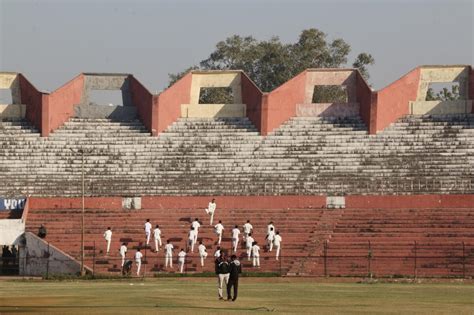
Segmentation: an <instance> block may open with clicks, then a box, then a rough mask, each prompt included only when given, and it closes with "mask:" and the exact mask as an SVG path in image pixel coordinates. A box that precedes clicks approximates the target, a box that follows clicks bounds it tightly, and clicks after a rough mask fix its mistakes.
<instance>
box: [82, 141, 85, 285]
mask: <svg viewBox="0 0 474 315" xmlns="http://www.w3.org/2000/svg"><path fill="white" fill-rule="evenodd" d="M81 153H82V168H81V169H82V171H81V173H82V215H81V276H83V275H84V274H85V272H84V207H85V205H84V202H85V200H84V195H85V183H84V148H83V149H82V150H81Z"/></svg>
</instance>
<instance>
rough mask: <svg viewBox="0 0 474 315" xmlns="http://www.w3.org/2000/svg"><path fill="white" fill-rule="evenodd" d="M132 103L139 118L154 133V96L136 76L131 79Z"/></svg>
mask: <svg viewBox="0 0 474 315" xmlns="http://www.w3.org/2000/svg"><path fill="white" fill-rule="evenodd" d="M129 82H130V94H131V96H132V103H133V105H134V106H135V107H136V108H137V113H138V117H139V118H140V120H141V121H142V123H143V124H144V125H145V127H146V128H147V129H148V131H150V132H152V129H153V127H152V125H153V95H152V94H151V93H150V92H149V91H148V90H147V89H146V88H145V87H144V86H143V85H142V84H141V83H140V81H138V80H137V79H136V78H135V77H134V76H130V77H129Z"/></svg>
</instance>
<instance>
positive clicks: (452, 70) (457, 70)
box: [416, 66, 470, 101]
mask: <svg viewBox="0 0 474 315" xmlns="http://www.w3.org/2000/svg"><path fill="white" fill-rule="evenodd" d="M469 72H470V68H469V67H467V66H452V67H449V66H447V67H430V66H427V67H421V70H420V85H419V87H418V93H417V97H416V100H417V101H425V100H426V93H427V92H428V87H429V85H430V83H436V82H459V94H460V97H461V99H464V100H467V99H469V96H468V88H469V74H470V73H469Z"/></svg>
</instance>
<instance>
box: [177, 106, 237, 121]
mask: <svg viewBox="0 0 474 315" xmlns="http://www.w3.org/2000/svg"><path fill="white" fill-rule="evenodd" d="M245 110H246V106H245V104H198V105H195V104H182V105H181V117H185V118H192V117H195V118H225V117H246V112H245Z"/></svg>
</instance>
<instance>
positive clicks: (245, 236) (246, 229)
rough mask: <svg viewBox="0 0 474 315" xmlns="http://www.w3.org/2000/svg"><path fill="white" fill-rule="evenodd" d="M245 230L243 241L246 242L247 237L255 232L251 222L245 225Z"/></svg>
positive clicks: (248, 221)
mask: <svg viewBox="0 0 474 315" xmlns="http://www.w3.org/2000/svg"><path fill="white" fill-rule="evenodd" d="M243 230H244V235H243V239H244V241H246V240H247V237H248V236H249V234H250V233H252V230H253V226H252V224H250V220H247V223H245V224H244V226H243Z"/></svg>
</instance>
